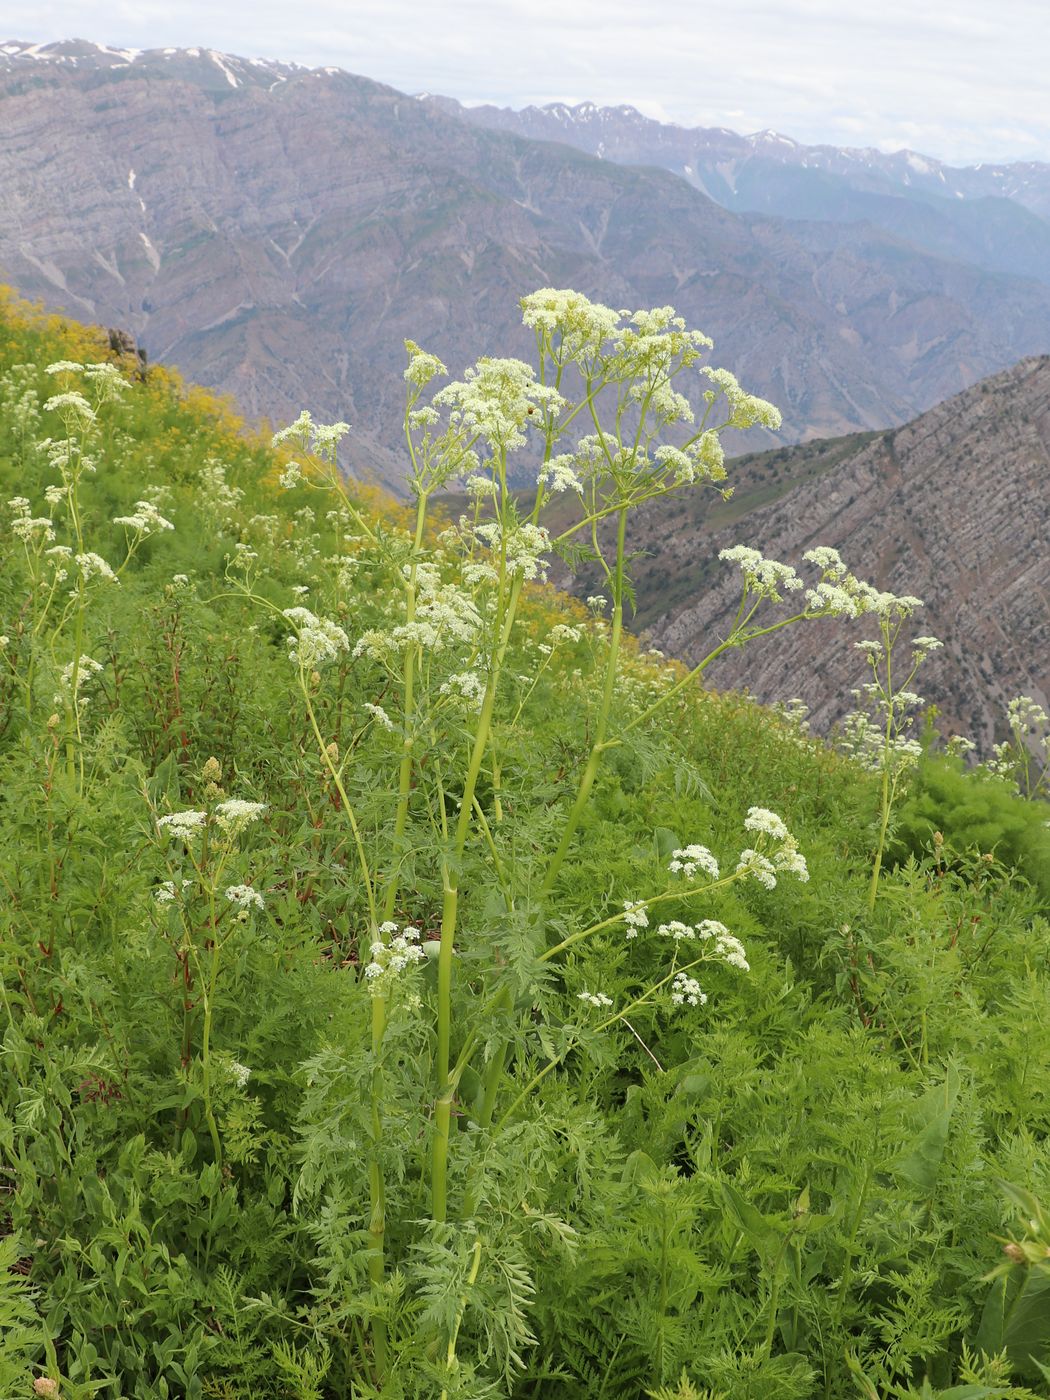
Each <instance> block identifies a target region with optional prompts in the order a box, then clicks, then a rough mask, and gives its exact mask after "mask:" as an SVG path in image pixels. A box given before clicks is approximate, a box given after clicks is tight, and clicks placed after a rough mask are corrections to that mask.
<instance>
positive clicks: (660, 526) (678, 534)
mask: <svg viewBox="0 0 1050 1400" xmlns="http://www.w3.org/2000/svg"><path fill="white" fill-rule="evenodd" d="M817 446H818V444H813V445H812V446H811V447H809V448H791V449H788V450H787V451H786V452H782V453H778V454H776V458H774V459H770V458H769V457H768V456H767V457H766V458H763V459H759V463H758V464H757V465H761V464H764V467H763V470H764V471H765V474H766V476H767V477H768V475H769V473H768V467H769V465H770V461H774V462H776V459H780V460H779V462H776V467H777V472H778V474H779V476H780V478H781V486H782V488H783V487H784V486H785V485H786V483H789V482H790V481H791V480H792V478H793V477H797V476H804V477H805V479H803V480H798V481H797V482H796V484H795V485H793V486H790V487H789V488H788V489H781V491H780V493H779V494H777V498H776V499H774V500H772V501H770V502H769V503H768V504H765V505H758V506H757V507H756V508H754V509H751V510H748V511H746V513H744V514H743V515H742V516H741V517H740V518H737V519H735V520H733V521H732V523H728V524H727V523H720V520H719V515H718V512H719V511H722V515H723V520H724V518H725V514H726V513H727V512H728V511H729V509H730V508H731V507H732V504H733V503H732V502H731V503H730V506H729V507H719V508H718V510H716V511H710V512H708V514H707V519H706V523H705V522H704V521H703V520H702V519H701V518H700V517H701V516H702V514H703V512H704V509H705V508H704V506H703V505H702V504H699V503H697V504H694V505H692V506H687V507H685V508H683V507H682V506H681V505H676V506H675V507H674V508H673V509H671V510H666V509H665V510H660V509H657V508H654V507H650V508H649V509H648V511H647V512H645V513H643V515H642V518H641V519H640V521H639V523H638V526H637V528H636V530H635V531H634V539H633V542H634V544H635V545H636V546H638V547H641V548H644V549H645V550H646V551H647V552H648V557H647V558H645V559H644V560H642V561H641V562H640V563H639V564H638V565H637V566H636V575H637V583H638V593H639V600H640V603H641V606H642V608H643V609H645V613H644V615H645V616H646V617H647V618H648V619H650V627H649V636H650V637H651V638H652V640H653V642H654V644H655V645H657V646H659V647H661V648H662V649H663V650H665V651H667V652H670V653H673V654H674V655H677V656H681V657H684V658H685V659H687V660H688V659H693V660H694V661H696V660H699V659H700V658H701V657H702V656H704V655H705V654H706V653H707V652H708V651H709V650H710V649H711V647H712V646H713V645H715V643H716V642H717V640H718V639H719V638H720V637H724V636H725V635H726V634H727V632H728V630H729V627H730V624H731V621H732V616H733V613H734V611H735V608H736V604H737V602H738V599H739V591H738V588H737V582H738V579H739V574H738V572H737V571H736V569H735V568H730V566H728V565H726V564H713V563H712V560H714V559H715V557H716V556H717V553H718V551H719V550H720V549H722V548H725V547H727V546H729V545H733V544H748V545H751V546H753V547H754V548H757V549H760V550H761V551H762V552H763V554H765V555H766V556H767V557H771V558H776V559H781V560H783V561H784V562H787V563H791V564H795V565H796V566H798V567H799V571H800V573H802V572H804V570H805V568H806V566H800V564H799V561H800V558H801V555H802V553H803V552H804V551H805V550H807V549H811V548H813V547H814V546H816V545H820V544H830V545H833V546H835V547H836V548H838V549H839V550H840V551H841V553H842V555H843V558H844V559H845V561H846V562H847V563H848V564H849V565H850V566H851V567H852V568H853V569H854V571H855V572H856V573H857V574H858V575H859V576H860V577H862V578H870V579H871V580H872V581H874V582H877V583H878V584H879V585H880V586H881V587H883V588H888V589H891V590H892V591H893V592H895V593H911V594H915V595H917V596H918V597H920V598H923V599H924V600H925V604H926V606H925V607H924V608H923V609H921V610H920V611H919V613H918V614H917V615H916V618H915V624H914V628H913V630H912V631H910V632H905V634H904V635H905V636H915V635H921V634H929V633H932V634H934V635H935V636H937V637H939V638H941V640H942V641H943V642H944V644H945V646H944V650H943V651H940V652H935V653H934V654H933V655H932V656H931V657H930V659H929V660H928V661H927V662H926V663H925V665H924V666H923V668H922V671H921V672H920V675H919V679H918V682H917V688H918V689H919V691H920V692H921V693H922V694H923V695H925V696H926V697H927V699H928V700H929V701H931V702H933V703H936V705H937V706H938V707H939V709H940V711H941V722H942V725H943V726H944V727H946V728H947V730H948V731H952V730H954V731H956V732H959V733H963V734H968V735H970V736H971V737H973V738H975V739H978V740H979V741H980V742H981V743H982V744H983V745H984V746H987V745H988V744H989V743H990V741H991V739H992V737H993V729H994V725H995V723H996V721H997V720H999V722H1000V725H1001V712H1002V708H1003V702H1004V701H1005V700H1006V699H1008V698H1010V697H1012V696H1013V695H1016V694H1018V693H1021V692H1023V693H1027V694H1030V695H1034V696H1035V697H1036V698H1037V699H1039V700H1040V701H1041V702H1042V703H1043V704H1044V705H1046V704H1047V701H1048V699H1050V547H1048V540H1050V358H1048V357H1046V356H1044V357H1041V358H1038V359H1028V360H1024V361H1022V362H1021V363H1020V364H1018V365H1016V366H1014V367H1013V368H1012V369H1009V370H1007V371H1005V372H1004V373H1002V374H998V375H995V376H994V377H993V378H991V379H988V380H985V381H984V382H983V383H980V384H978V385H975V386H974V387H973V388H971V389H968V390H966V391H965V392H964V393H962V394H959V395H957V396H956V397H954V398H952V399H949V400H948V401H947V402H946V403H943V404H940V405H938V407H937V408H935V409H933V410H931V411H930V412H929V413H924V414H923V415H922V416H921V417H920V418H917V419H915V421H914V422H912V423H908V424H906V425H905V426H904V427H902V428H898V429H896V430H895V431H890V432H885V433H879V434H867V435H864V436H863V437H862V438H859V439H857V440H855V441H854V442H853V443H852V445H851V443H850V442H849V441H848V440H847V441H845V442H842V443H839V444H836V445H834V447H835V450H834V451H831V452H828V453H826V454H825V455H824V457H823V458H821V457H820V454H819V453H817V452H816V451H815V449H816V448H817ZM807 454H808V456H807ZM794 457H797V458H799V459H801V460H800V461H799V462H793V460H792V459H793V458H794ZM814 463H815V466H814ZM742 465H743V467H744V470H743V478H744V481H745V485H746V483H747V482H748V481H750V482H751V483H752V485H753V484H754V482H755V479H756V463H751V464H750V465H749V464H747V463H744V464H742ZM737 476H738V472H737V471H735V470H731V472H730V480H734V479H736V478H737ZM759 477H761V472H760V473H759ZM764 493H765V494H767V495H768V494H769V490H768V488H767V489H765V492H764ZM759 494H760V495H761V494H762V493H761V492H760V493H759ZM668 593H670V594H672V595H673V596H674V598H675V600H676V601H675V605H674V608H673V610H671V611H661V603H660V601H659V600H660V598H661V597H662V596H667V595H668ZM861 628H862V624H857V623H854V624H849V625H847V624H840V623H834V622H822V623H813V624H810V625H806V626H800V627H796V628H793V629H792V628H789V629H787V630H786V631H784V632H783V633H779V634H774V635H773V636H771V637H769V638H764V639H760V640H758V641H755V642H754V643H752V644H751V645H750V646H749V647H748V648H747V650H746V651H743V652H737V653H728V654H727V655H726V656H725V657H724V658H720V659H719V660H718V661H717V662H715V663H714V664H713V665H712V667H711V669H710V670H709V671H708V673H707V678H708V679H709V680H710V681H711V683H712V684H714V685H716V686H718V687H719V688H730V687H738V686H743V685H746V686H748V687H749V688H750V689H751V691H752V692H753V693H754V694H755V695H756V696H757V697H758V698H759V699H761V700H764V701H774V700H778V699H781V700H782V699H789V698H791V697H794V696H800V697H802V698H803V699H804V700H806V702H807V703H808V704H809V705H810V706H811V707H812V710H813V717H814V720H815V722H816V727H817V728H819V729H826V728H827V727H828V726H829V724H830V723H832V722H833V721H834V720H836V719H838V718H839V717H841V715H842V714H843V713H844V712H845V711H846V710H848V709H851V708H852V707H853V701H852V698H851V696H850V693H849V692H850V688H851V687H852V686H855V685H858V684H860V683H861V682H862V681H864V680H865V679H866V678H867V677H866V674H865V667H864V664H863V657H862V656H861V655H860V653H858V652H857V651H856V650H855V649H854V647H853V643H854V642H855V641H856V640H857V639H858V638H859V637H860V636H861V635H872V634H873V629H871V628H870V627H869V628H868V630H867V631H866V632H862V630H861ZM1000 737H1001V735H1000Z"/></svg>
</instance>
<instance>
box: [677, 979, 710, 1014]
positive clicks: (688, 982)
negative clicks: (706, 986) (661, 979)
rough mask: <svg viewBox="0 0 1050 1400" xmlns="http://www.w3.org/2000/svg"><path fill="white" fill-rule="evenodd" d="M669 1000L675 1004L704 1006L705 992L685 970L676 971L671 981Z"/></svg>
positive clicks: (705, 1001) (705, 1000) (705, 1002)
mask: <svg viewBox="0 0 1050 1400" xmlns="http://www.w3.org/2000/svg"><path fill="white" fill-rule="evenodd" d="M671 1000H672V1002H674V1004H675V1005H676V1006H705V1005H706V1004H707V993H706V992H704V991H703V990H702V989H701V987H700V983H699V982H698V981H697V980H696V978H695V977H690V976H689V974H688V973H686V972H676V973H675V976H674V981H673V982H672V983H671Z"/></svg>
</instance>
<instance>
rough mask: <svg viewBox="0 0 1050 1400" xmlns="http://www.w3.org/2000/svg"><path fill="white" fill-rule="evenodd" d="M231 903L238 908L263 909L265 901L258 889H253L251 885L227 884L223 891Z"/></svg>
mask: <svg viewBox="0 0 1050 1400" xmlns="http://www.w3.org/2000/svg"><path fill="white" fill-rule="evenodd" d="M223 893H224V894H225V895H226V898H227V899H228V900H229V901H230V903H231V904H233V905H236V907H237V908H238V909H245V910H251V909H265V908H266V901H265V900H264V899H263V897H262V895H261V894H260V893H259V891H258V890H253V889H252V887H251V885H227V887H226V889H225V890H224V891H223Z"/></svg>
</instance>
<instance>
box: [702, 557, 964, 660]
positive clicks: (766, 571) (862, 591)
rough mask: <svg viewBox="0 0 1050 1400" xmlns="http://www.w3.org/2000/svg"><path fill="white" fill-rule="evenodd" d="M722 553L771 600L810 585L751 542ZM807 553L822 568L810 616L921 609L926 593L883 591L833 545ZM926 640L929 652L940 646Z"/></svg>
mask: <svg viewBox="0 0 1050 1400" xmlns="http://www.w3.org/2000/svg"><path fill="white" fill-rule="evenodd" d="M718 557H719V559H724V560H725V561H726V562H727V563H730V564H737V565H739V567H740V570H741V572H742V573H743V576H744V588H745V590H746V591H747V592H749V593H753V594H755V595H756V596H758V597H760V598H768V599H769V600H770V601H771V602H774V603H779V602H782V601H783V597H782V595H783V594H784V593H796V592H798V590H799V589H801V588H802V587H804V585H803V582H802V580H801V579H800V578H799V576H798V574H797V573H796V572H795V570H794V569H793V568H792V567H791V566H790V565H789V564H781V563H779V562H778V561H777V560H775V559H765V558H763V556H762V554H761V552H760V551H759V550H757V549H751V548H750V547H749V546H747V545H735V546H733V548H731V549H723V550H722V551H721V552H720V553H719V556H718ZM802 558H803V559H804V560H805V561H806V563H808V564H814V565H815V566H816V567H817V568H818V569H820V571H821V577H820V581H819V582H818V583H817V585H816V586H815V587H814V588H807V589H806V594H805V611H806V613H807V615H808V616H810V617H847V618H854V617H863V616H865V615H866V614H868V613H873V614H874V615H875V616H876V617H882V618H894V619H900V618H905V617H910V616H911V614H912V613H913V612H914V611H915V610H916V608H921V607H922V599H921V598H914V597H912V596H911V594H900V595H898V594H895V593H886V592H882V591H881V590H879V589H877V588H873V587H872V586H871V584H870V583H864V582H863V581H862V580H861V579H858V578H856V577H855V576H854V575H853V574H851V573H850V572H849V570H848V569H847V567H846V565H845V564H844V563H843V562H842V559H841V557H840V555H839V553H838V551H837V550H835V549H831V548H830V547H828V546H824V545H821V546H820V547H818V548H816V549H810V550H807V551H806V553H805V554H803V556H802ZM920 640H922V641H923V642H926V643H932V646H927V647H926V648H925V651H929V650H932V649H933V647H934V646H937V645H939V643H938V642H937V641H936V638H930V637H926V638H922V639H920ZM873 645H875V644H873Z"/></svg>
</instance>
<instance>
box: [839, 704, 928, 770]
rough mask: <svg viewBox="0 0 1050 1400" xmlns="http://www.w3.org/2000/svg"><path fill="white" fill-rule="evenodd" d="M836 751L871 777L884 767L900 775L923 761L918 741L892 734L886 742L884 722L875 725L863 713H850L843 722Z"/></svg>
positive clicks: (861, 711) (868, 716) (860, 711)
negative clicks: (842, 753) (870, 774)
mask: <svg viewBox="0 0 1050 1400" xmlns="http://www.w3.org/2000/svg"><path fill="white" fill-rule="evenodd" d="M865 689H867V688H866V687H865ZM856 693H857V694H861V693H862V692H861V691H857V692H856ZM907 694H909V695H910V692H907ZM914 698H915V699H918V697H917V696H916V697H914ZM880 704H881V702H880ZM839 747H840V748H841V749H842V750H843V752H844V753H847V754H848V755H849V756H850V757H851V758H853V759H855V760H856V761H857V762H858V763H859V764H861V766H862V767H864V768H867V769H868V771H869V772H872V773H881V772H882V770H883V768H884V767H885V768H887V769H888V771H889V772H890V774H891V775H899V774H901V773H903V772H905V771H907V769H909V768H913V767H914V766H915V764H916V763H918V761H919V759H920V758H921V757H922V745H921V744H920V743H919V742H918V740H917V739H908V738H905V737H904V736H903V735H901V734H891V735H890V736H889V739H888V740H887V736H886V725H885V721H883V722H882V723H881V724H876V723H875V722H874V721H873V720H872V718H871V716H870V715H869V714H866V713H865V712H864V711H863V710H853V711H851V712H850V713H849V714H848V715H846V717H845V718H844V719H843V721H842V733H841V736H840V738H839Z"/></svg>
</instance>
